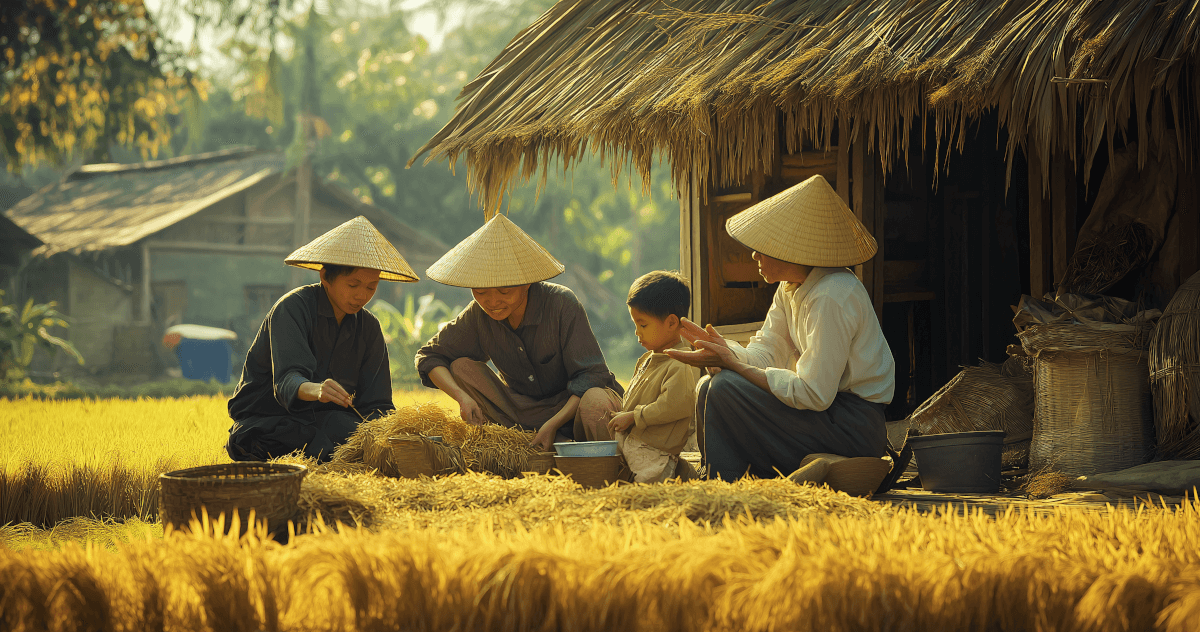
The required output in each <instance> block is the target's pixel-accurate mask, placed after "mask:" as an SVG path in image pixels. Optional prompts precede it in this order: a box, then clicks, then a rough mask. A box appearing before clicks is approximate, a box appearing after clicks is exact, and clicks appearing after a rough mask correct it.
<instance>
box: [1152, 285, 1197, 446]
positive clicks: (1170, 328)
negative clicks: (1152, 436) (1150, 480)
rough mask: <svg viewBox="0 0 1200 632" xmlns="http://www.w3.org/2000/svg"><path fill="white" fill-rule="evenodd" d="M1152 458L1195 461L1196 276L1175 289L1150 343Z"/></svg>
mask: <svg viewBox="0 0 1200 632" xmlns="http://www.w3.org/2000/svg"><path fill="white" fill-rule="evenodd" d="M1150 390H1151V391H1152V392H1153V396H1154V430H1155V433H1156V437H1157V440H1158V447H1157V452H1158V455H1159V456H1160V457H1162V458H1164V459H1195V458H1200V272H1197V273H1196V274H1193V275H1192V277H1191V278H1190V279H1188V280H1187V281H1186V282H1184V284H1183V285H1181V286H1179V289H1178V290H1177V291H1176V292H1175V296H1173V297H1171V302H1170V303H1168V304H1167V309H1166V310H1164V311H1163V315H1162V317H1161V318H1160V319H1159V321H1158V326H1157V327H1156V328H1155V329H1154V334H1153V335H1151V337H1150Z"/></svg>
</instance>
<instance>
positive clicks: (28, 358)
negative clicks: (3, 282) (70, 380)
mask: <svg viewBox="0 0 1200 632" xmlns="http://www.w3.org/2000/svg"><path fill="white" fill-rule="evenodd" d="M56 306H57V303H55V302H54V301H50V302H49V303H37V304H35V303H34V302H33V299H32V298H31V299H29V300H28V301H26V302H25V307H24V308H23V309H21V310H19V311H18V310H17V308H16V306H14V305H5V304H4V291H3V290H0V382H4V381H11V380H20V379H23V378H24V377H25V375H26V374H27V373H28V371H29V364H30V363H31V362H33V352H34V350H36V349H37V348H38V347H39V346H40V347H42V348H44V349H47V350H49V351H51V352H56V351H58V350H59V349H61V350H63V351H66V352H67V353H69V354H71V356H72V357H74V358H75V359H76V360H77V361H79V364H83V356H82V355H80V354H79V351H78V350H76V349H75V346H74V345H72V344H71V343H70V342H69V341H67V340H64V339H63V338H59V337H58V336H55V335H54V334H52V333H50V329H51V328H52V327H63V328H66V327H69V326H70V325H69V323H67V320H66V318H65V317H64V316H63V315H62V314H60V313H58V310H56V309H54V308H55V307H56Z"/></svg>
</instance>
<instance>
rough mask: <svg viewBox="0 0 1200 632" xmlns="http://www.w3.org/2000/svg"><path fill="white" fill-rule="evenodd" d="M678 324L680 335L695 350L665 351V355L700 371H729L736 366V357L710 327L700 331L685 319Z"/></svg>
mask: <svg viewBox="0 0 1200 632" xmlns="http://www.w3.org/2000/svg"><path fill="white" fill-rule="evenodd" d="M680 323H682V327H680V331H679V333H680V335H682V336H683V338H684V340H687V341H688V343H690V344H691V345H692V346H693V347H695V350H693V351H679V350H678V349H667V355H669V356H671V357H672V358H675V359H676V360H679V361H680V362H682V363H684V364H689V365H691V366H695V367H700V368H702V369H703V368H713V367H715V368H718V369H731V368H734V367H735V366H737V364H738V362H739V361H738V358H737V356H736V355H734V353H733V350H732V349H730V348H729V343H728V342H726V341H725V338H724V337H722V336H721V334H719V333H717V330H716V329H714V328H713V326H712V325H709V326H708V327H707V328H706V329H701V328H700V327H699V326H698V325H697V324H696V323H693V322H692V321H690V320H688V319H686V318H683V319H680Z"/></svg>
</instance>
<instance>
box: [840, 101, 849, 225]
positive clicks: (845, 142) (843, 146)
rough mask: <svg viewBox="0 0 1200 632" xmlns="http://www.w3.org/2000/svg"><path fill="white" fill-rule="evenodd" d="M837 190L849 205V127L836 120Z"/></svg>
mask: <svg viewBox="0 0 1200 632" xmlns="http://www.w3.org/2000/svg"><path fill="white" fill-rule="evenodd" d="M837 151H838V157H837V192H838V195H840V196H842V201H843V202H845V203H846V206H849V205H850V127H849V126H848V125H846V124H845V123H843V122H842V121H841V120H840V119H839V120H838V147H837Z"/></svg>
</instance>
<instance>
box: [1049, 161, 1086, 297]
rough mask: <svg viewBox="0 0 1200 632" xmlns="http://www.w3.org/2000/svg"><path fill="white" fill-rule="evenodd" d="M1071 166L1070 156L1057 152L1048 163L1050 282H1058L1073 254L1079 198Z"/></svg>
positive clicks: (1076, 233) (1073, 167) (1076, 232)
mask: <svg viewBox="0 0 1200 632" xmlns="http://www.w3.org/2000/svg"><path fill="white" fill-rule="evenodd" d="M1075 186H1076V185H1075V164H1074V162H1073V161H1072V160H1071V158H1070V156H1068V155H1066V154H1065V153H1062V152H1059V153H1056V154H1054V158H1053V159H1052V161H1051V163H1050V208H1051V224H1052V226H1053V228H1052V230H1053V233H1054V245H1053V246H1052V249H1053V257H1054V283H1055V285H1056V286H1057V284H1059V283H1061V282H1062V280H1063V277H1065V276H1066V274H1067V264H1069V263H1070V261H1071V255H1073V254H1075V239H1076V237H1078V232H1079V231H1078V230H1077V228H1076V223H1075V214H1076V209H1077V207H1078V204H1079V195H1078V193H1077V192H1076V189H1075Z"/></svg>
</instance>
